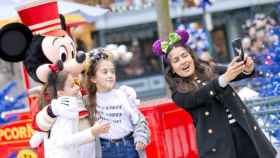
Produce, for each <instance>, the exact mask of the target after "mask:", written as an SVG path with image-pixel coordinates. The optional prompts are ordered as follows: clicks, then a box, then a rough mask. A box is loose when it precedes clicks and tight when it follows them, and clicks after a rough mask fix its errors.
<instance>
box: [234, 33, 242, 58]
mask: <svg viewBox="0 0 280 158" xmlns="http://www.w3.org/2000/svg"><path fill="white" fill-rule="evenodd" d="M241 42H242V39H241V38H237V39H235V40H233V41H232V48H233V50H234V54H235V56H239V57H240V60H239V61H243V60H244V49H243V47H242V43H241Z"/></svg>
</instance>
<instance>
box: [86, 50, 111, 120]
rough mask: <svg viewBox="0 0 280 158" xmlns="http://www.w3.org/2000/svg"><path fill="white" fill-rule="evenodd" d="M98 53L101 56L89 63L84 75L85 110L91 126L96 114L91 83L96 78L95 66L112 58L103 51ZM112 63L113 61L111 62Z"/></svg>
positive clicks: (94, 92) (94, 91) (94, 96)
mask: <svg viewBox="0 0 280 158" xmlns="http://www.w3.org/2000/svg"><path fill="white" fill-rule="evenodd" d="M99 51H100V53H101V54H102V55H101V56H100V58H98V59H93V60H90V61H89V68H88V71H87V72H86V74H85V77H84V79H85V81H86V82H85V83H86V85H85V86H86V87H87V90H88V104H87V105H86V108H87V110H88V111H89V113H90V115H89V121H90V123H91V124H94V122H95V114H96V92H97V87H96V84H95V83H93V82H92V81H91V80H92V78H94V77H95V76H96V71H97V66H98V64H99V63H100V62H101V61H103V60H108V61H112V58H111V56H110V54H109V53H108V52H104V50H102V49H99ZM112 62H113V61H112Z"/></svg>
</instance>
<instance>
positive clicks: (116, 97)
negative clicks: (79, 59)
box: [86, 49, 150, 158]
mask: <svg viewBox="0 0 280 158" xmlns="http://www.w3.org/2000/svg"><path fill="white" fill-rule="evenodd" d="M86 74H87V76H86V79H87V88H88V92H89V106H90V107H92V109H91V110H90V115H91V116H94V118H95V119H96V120H100V121H101V120H102V121H106V122H109V123H110V124H111V128H110V129H109V132H108V133H104V134H100V135H99V137H100V142H101V149H102V158H138V157H139V154H138V153H137V151H138V152H140V153H141V154H140V155H143V152H144V149H145V147H146V145H147V144H148V143H149V139H150V138H149V137H150V136H149V129H148V127H147V122H146V120H145V118H144V116H143V115H142V114H141V112H140V111H139V110H138V109H137V107H136V104H137V103H139V102H138V100H137V99H136V93H135V91H134V90H133V89H132V88H129V87H122V88H120V89H115V88H114V87H115V84H116V74H115V66H114V64H113V62H112V60H111V59H110V56H109V55H108V54H106V53H105V52H104V50H102V49H96V50H95V51H94V53H93V54H92V56H91V60H90V63H89V69H88V72H86ZM133 96H134V97H133Z"/></svg>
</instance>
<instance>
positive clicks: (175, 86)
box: [165, 44, 217, 93]
mask: <svg viewBox="0 0 280 158" xmlns="http://www.w3.org/2000/svg"><path fill="white" fill-rule="evenodd" d="M176 47H183V48H184V49H186V50H187V52H188V53H189V54H190V55H191V57H192V59H193V60H194V66H195V72H194V75H193V76H190V77H180V76H179V75H177V74H176V73H175V72H174V71H173V70H172V67H171V64H170V61H169V58H168V57H166V65H167V67H166V69H165V80H166V81H167V83H168V85H169V88H170V90H171V92H172V93H174V92H176V91H178V92H182V93H185V92H190V91H194V90H197V89H198V88H200V85H199V84H197V82H196V81H195V78H194V76H196V77H197V78H198V79H200V80H201V81H204V82H207V81H209V80H212V79H214V78H215V77H216V76H217V75H216V74H215V73H214V69H213V67H212V66H210V65H209V64H208V63H207V62H205V61H202V60H200V59H198V58H197V57H196V56H195V54H194V52H193V50H192V49H191V48H190V47H189V46H186V45H184V46H183V45H181V44H175V45H174V46H173V47H172V48H171V49H170V50H172V49H173V48H176Z"/></svg>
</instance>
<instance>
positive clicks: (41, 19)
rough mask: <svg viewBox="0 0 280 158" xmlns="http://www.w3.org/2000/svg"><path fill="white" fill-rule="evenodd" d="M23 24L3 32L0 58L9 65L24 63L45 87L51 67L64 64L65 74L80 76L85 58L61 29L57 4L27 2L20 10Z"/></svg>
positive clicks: (0, 33) (44, 0)
mask: <svg viewBox="0 0 280 158" xmlns="http://www.w3.org/2000/svg"><path fill="white" fill-rule="evenodd" d="M17 12H18V14H19V17H20V20H21V21H22V23H23V24H21V23H11V24H7V25H5V26H4V27H3V28H2V29H0V58H2V59H4V60H6V61H9V62H19V61H23V63H24V66H25V67H26V69H27V71H28V73H29V75H30V76H31V78H33V79H34V80H35V81H37V82H41V83H45V82H46V81H47V76H48V73H49V72H50V71H51V69H50V65H52V64H56V63H62V65H63V66H62V67H63V71H68V72H69V73H71V74H79V73H80V72H81V71H82V70H83V62H84V61H85V57H86V56H85V54H83V53H77V51H76V45H75V43H74V41H73V40H72V39H71V37H70V36H69V35H68V34H67V33H66V32H65V31H64V30H62V28H64V27H63V26H65V23H63V22H64V20H63V19H61V16H59V14H58V7H57V1H56V0H37V1H27V2H26V3H24V4H23V5H22V6H20V7H18V8H17Z"/></svg>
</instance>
